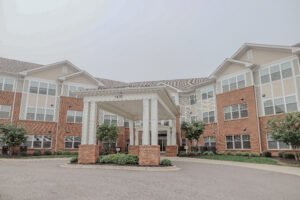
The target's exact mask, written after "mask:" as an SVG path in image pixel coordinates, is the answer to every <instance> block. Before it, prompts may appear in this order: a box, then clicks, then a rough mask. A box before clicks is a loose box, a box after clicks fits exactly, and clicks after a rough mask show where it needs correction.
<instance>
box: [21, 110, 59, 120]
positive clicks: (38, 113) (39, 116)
mask: <svg viewBox="0 0 300 200" xmlns="http://www.w3.org/2000/svg"><path fill="white" fill-rule="evenodd" d="M26 120H35V121H47V122H53V121H54V109H50V108H34V107H27V112H26Z"/></svg>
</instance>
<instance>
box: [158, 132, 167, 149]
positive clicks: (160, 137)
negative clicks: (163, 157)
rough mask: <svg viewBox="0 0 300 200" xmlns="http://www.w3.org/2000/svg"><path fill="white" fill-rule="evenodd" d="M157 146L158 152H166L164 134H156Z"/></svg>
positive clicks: (165, 135)
mask: <svg viewBox="0 0 300 200" xmlns="http://www.w3.org/2000/svg"><path fill="white" fill-rule="evenodd" d="M158 145H159V146H160V152H162V153H164V152H166V146H167V134H165V133H162V134H158Z"/></svg>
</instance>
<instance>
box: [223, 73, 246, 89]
mask: <svg viewBox="0 0 300 200" xmlns="http://www.w3.org/2000/svg"><path fill="white" fill-rule="evenodd" d="M245 86H246V79H245V74H240V75H238V76H234V77H231V78H229V79H224V80H222V90H223V93H224V92H229V91H232V90H236V89H240V88H244V87H245Z"/></svg>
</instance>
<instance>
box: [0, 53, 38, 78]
mask: <svg viewBox="0 0 300 200" xmlns="http://www.w3.org/2000/svg"><path fill="white" fill-rule="evenodd" d="M42 66H43V65H40V64H35V63H30V62H23V61H19V60H13V59H8V58H1V57H0V72H7V73H12V74H17V73H19V72H22V71H26V70H32V69H36V68H39V67H42Z"/></svg>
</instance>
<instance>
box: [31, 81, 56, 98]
mask: <svg viewBox="0 0 300 200" xmlns="http://www.w3.org/2000/svg"><path fill="white" fill-rule="evenodd" d="M29 92H30V93H34V94H43V95H47V94H48V95H51V96H55V95H56V85H55V84H51V83H46V82H38V81H30V87H29Z"/></svg>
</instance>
